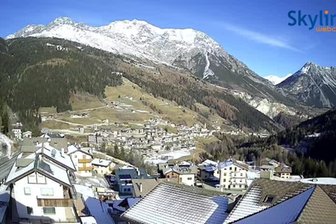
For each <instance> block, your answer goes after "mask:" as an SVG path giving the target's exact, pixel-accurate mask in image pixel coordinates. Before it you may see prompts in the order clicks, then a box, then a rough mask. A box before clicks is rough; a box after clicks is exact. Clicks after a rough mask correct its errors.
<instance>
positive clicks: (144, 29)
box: [0, 17, 336, 131]
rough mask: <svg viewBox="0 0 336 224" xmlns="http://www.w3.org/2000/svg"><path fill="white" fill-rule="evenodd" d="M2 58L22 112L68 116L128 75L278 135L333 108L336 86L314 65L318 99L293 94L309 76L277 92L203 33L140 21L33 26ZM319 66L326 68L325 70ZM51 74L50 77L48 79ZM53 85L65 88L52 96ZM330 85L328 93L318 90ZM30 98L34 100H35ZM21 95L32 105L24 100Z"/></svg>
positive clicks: (152, 89) (13, 38)
mask: <svg viewBox="0 0 336 224" xmlns="http://www.w3.org/2000/svg"><path fill="white" fill-rule="evenodd" d="M31 37H35V38H31ZM55 38H57V39H55ZM62 39H64V40H67V41H64V40H62ZM91 47H93V48H91ZM98 49H100V50H98ZM0 52H1V53H2V56H1V58H2V59H1V60H2V62H3V63H4V64H3V66H2V68H1V71H0V75H1V80H4V81H3V83H5V84H6V85H7V87H6V88H3V91H0V93H1V94H2V95H6V98H7V100H9V102H8V104H9V105H10V106H11V107H12V108H14V110H27V109H29V108H28V107H30V106H29V105H31V107H33V108H34V110H36V109H37V108H38V107H39V106H56V107H57V108H58V109H59V110H60V111H64V110H67V109H71V106H70V105H69V103H68V101H67V100H68V98H69V94H70V93H71V92H73V91H75V92H76V91H85V92H89V93H91V94H95V95H97V96H100V97H101V96H103V86H104V84H106V85H120V81H121V79H120V77H116V76H111V74H115V72H117V73H118V72H122V73H123V74H124V76H126V77H127V78H128V79H129V80H131V81H132V82H133V83H135V84H137V85H139V86H141V87H142V88H144V90H146V91H147V92H149V93H151V94H154V95H155V96H160V97H163V98H166V99H169V100H172V101H175V102H177V103H178V104H180V105H182V106H185V107H189V108H192V109H193V110H196V111H197V107H196V106H195V105H196V103H201V104H203V105H205V106H206V107H208V108H211V110H210V111H211V112H212V113H214V112H215V113H218V114H219V115H220V116H221V117H223V118H224V119H225V120H227V121H228V122H227V124H230V123H232V122H233V124H234V125H236V127H239V128H249V129H256V130H261V129H267V130H269V131H272V130H276V129H279V128H281V125H284V126H287V125H288V124H290V123H291V121H295V122H299V121H301V120H303V119H306V118H307V117H310V116H313V115H315V114H316V113H317V112H319V111H316V110H313V109H311V108H308V107H306V105H309V106H317V107H325V106H327V107H331V106H332V105H333V104H334V101H333V100H332V99H329V98H330V97H332V96H333V95H332V93H333V90H331V88H329V87H331V86H332V85H334V80H335V79H334V78H332V77H333V76H334V74H335V73H334V71H335V69H334V68H329V70H328V69H327V68H323V69H322V68H320V67H319V66H316V65H309V64H307V65H306V66H305V67H304V68H303V69H301V70H300V71H304V73H307V72H309V74H310V73H311V72H313V71H314V77H315V76H316V78H317V79H318V78H319V79H321V80H322V78H324V79H323V80H324V81H321V80H320V81H318V80H317V79H316V80H315V83H313V84H312V83H309V81H305V83H309V84H311V85H310V86H309V88H308V87H307V86H306V87H307V88H308V89H305V88H303V89H301V90H305V91H310V88H311V89H312V91H314V92H316V94H317V96H314V97H313V99H314V100H310V98H309V97H312V94H308V93H301V92H300V91H298V90H297V89H295V88H292V87H293V83H294V82H295V83H296V82H297V81H295V80H299V81H300V82H301V80H303V79H302V78H297V79H295V77H299V76H300V77H301V76H302V77H305V79H306V76H307V77H309V76H308V75H307V74H308V73H307V74H305V75H298V74H297V73H298V72H297V73H295V74H294V75H292V76H291V77H289V78H287V79H286V80H285V81H283V82H282V83H280V84H278V85H276V86H275V85H273V84H272V83H271V82H270V81H268V80H266V79H264V78H262V77H260V76H258V75H257V74H256V73H255V72H253V71H252V70H251V69H249V68H248V67H247V66H246V65H245V64H244V63H242V62H240V61H239V60H237V59H236V58H234V57H233V56H232V55H230V54H229V53H227V52H226V51H225V50H224V49H223V48H222V47H221V46H220V45H219V44H218V43H217V42H216V41H214V40H213V39H212V38H210V37H209V36H208V35H206V34H205V33H203V32H200V31H196V30H193V29H161V28H158V27H155V26H153V25H151V24H148V23H147V22H144V21H138V20H132V21H129V20H125V21H116V22H112V23H111V24H108V25H106V26H101V27H92V26H88V25H85V24H82V23H77V22H74V21H72V20H71V19H70V18H66V17H62V18H57V19H55V20H54V21H53V22H51V23H50V24H48V25H29V26H27V27H25V28H23V29H22V30H20V31H18V32H17V33H15V34H13V35H9V36H8V37H7V39H6V40H1V39H0ZM81 60H83V61H82V62H81ZM83 63H85V64H83ZM9 65H10V66H9ZM308 67H309V68H308ZM313 67H316V68H319V69H318V72H315V71H317V69H315V68H313ZM83 68H85V69H83ZM46 71H49V72H47V73H43V72H46ZM328 72H329V73H330V76H328V77H329V78H325V76H324V73H327V74H329V73H328ZM27 73H28V74H29V75H27ZM80 73H83V78H81V76H79V75H78V74H80ZM24 74H25V75H24ZM38 74H39V75H38ZM56 74H62V75H61V77H58V76H56ZM67 74H71V76H70V77H67ZM109 74H110V75H109ZM316 74H318V75H316ZM28 76H31V78H30V79H29V78H27V77H28ZM34 80H35V81H34ZM291 80H292V81H291ZM51 81H54V82H55V83H56V86H58V87H60V86H64V87H65V90H62V91H56V92H55V91H54V89H50V90H49V89H48V88H49V87H48V85H51ZM327 81H329V84H330V85H329V87H328V88H327V87H325V86H320V85H318V84H321V83H326V82H327ZM46 84H48V85H46ZM314 84H316V87H315V85H314ZM27 85H32V86H43V88H40V89H39V91H40V92H41V91H42V92H43V91H45V92H46V94H45V95H44V97H40V95H41V94H36V93H34V92H29V91H28V87H27ZM47 87H48V88H47ZM20 88H21V89H20ZM316 89H317V90H316ZM321 89H322V90H323V91H322V90H321ZM319 90H320V92H319ZM6 91H8V92H6ZM26 91H27V92H26ZM328 91H329V92H328ZM22 94H23V95H22ZM48 94H49V95H48ZM318 94H320V95H321V96H318ZM29 95H32V96H31V97H30V98H28V96H29ZM45 96H49V97H50V98H51V99H52V100H51V101H50V100H47V99H46V98H45ZM20 97H23V98H24V99H25V100H24V101H19V98H20ZM317 99H321V102H319V101H318V100H317ZM335 100H336V98H335ZM299 102H301V103H299ZM252 107H253V108H255V109H257V110H258V111H259V112H261V113H263V114H264V115H267V116H268V118H267V117H266V116H263V115H261V113H259V112H258V111H256V110H254V109H253V108H252ZM204 118H205V117H204V116H203V115H202V119H204ZM270 118H271V119H270ZM273 118H276V119H275V120H276V121H277V122H279V123H280V124H281V125H279V124H276V122H274V120H272V119H273Z"/></svg>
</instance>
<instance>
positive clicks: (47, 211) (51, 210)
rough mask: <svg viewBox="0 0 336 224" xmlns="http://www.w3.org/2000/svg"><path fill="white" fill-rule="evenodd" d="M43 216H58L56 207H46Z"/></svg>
mask: <svg viewBox="0 0 336 224" xmlns="http://www.w3.org/2000/svg"><path fill="white" fill-rule="evenodd" d="M43 214H49V215H50V214H56V209H55V208H54V207H44V208H43Z"/></svg>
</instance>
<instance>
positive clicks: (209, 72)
mask: <svg viewBox="0 0 336 224" xmlns="http://www.w3.org/2000/svg"><path fill="white" fill-rule="evenodd" d="M204 55H205V61H206V64H205V68H204V72H203V79H206V78H208V77H209V76H213V75H215V73H214V72H213V71H212V70H211V69H210V68H209V67H210V61H209V58H208V53H205V54H204Z"/></svg>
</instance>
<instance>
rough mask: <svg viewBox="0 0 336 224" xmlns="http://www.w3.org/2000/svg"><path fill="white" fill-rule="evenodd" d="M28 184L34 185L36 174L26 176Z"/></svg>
mask: <svg viewBox="0 0 336 224" xmlns="http://www.w3.org/2000/svg"><path fill="white" fill-rule="evenodd" d="M28 183H29V184H36V174H35V173H32V174H30V175H29V176H28Z"/></svg>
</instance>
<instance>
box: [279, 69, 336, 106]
mask: <svg viewBox="0 0 336 224" xmlns="http://www.w3.org/2000/svg"><path fill="white" fill-rule="evenodd" d="M277 86H278V87H279V88H281V89H283V90H285V91H286V92H288V93H290V94H291V95H293V96H294V97H295V98H296V99H298V100H299V101H300V102H302V103H304V104H306V105H308V106H314V107H326V108H332V107H335V106H336V67H322V66H319V65H316V64H314V63H311V62H309V63H306V64H305V65H304V66H303V67H302V68H301V69H300V70H299V71H297V72H295V73H294V74H293V75H292V76H290V77H288V78H287V79H285V80H284V81H282V82H281V83H279V84H278V85H277Z"/></svg>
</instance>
